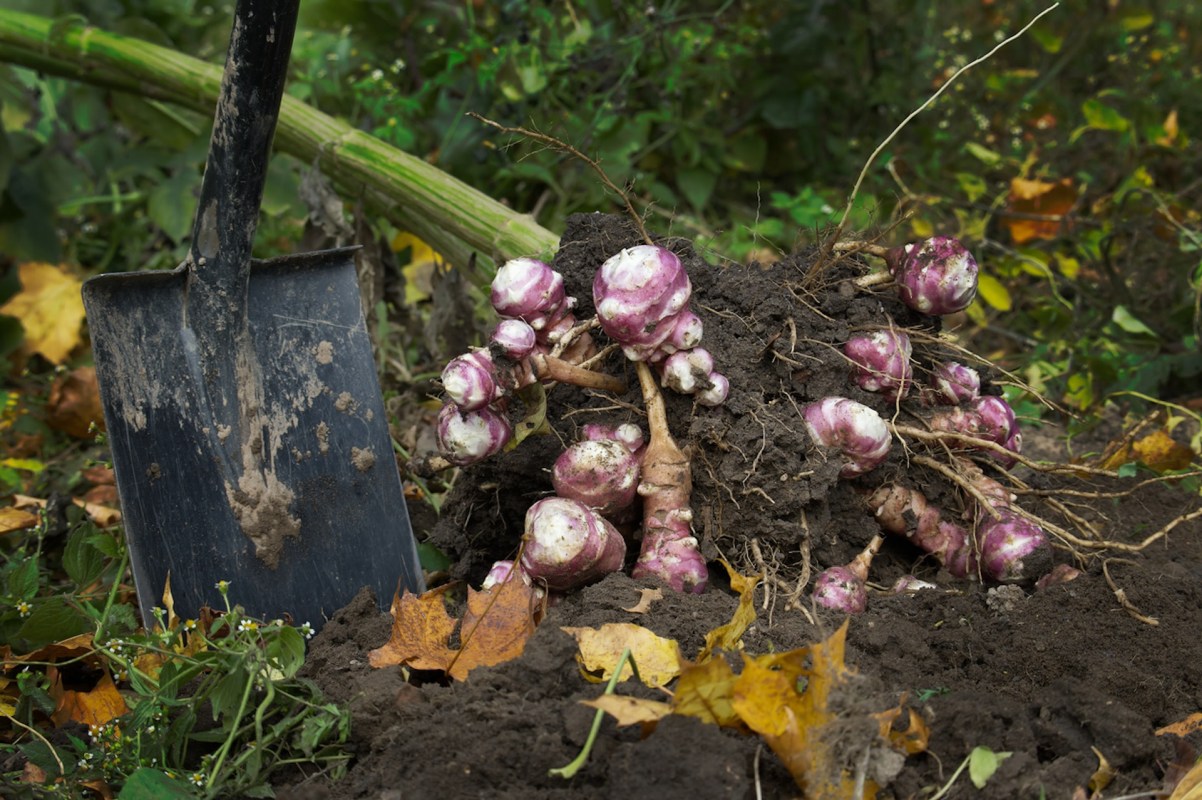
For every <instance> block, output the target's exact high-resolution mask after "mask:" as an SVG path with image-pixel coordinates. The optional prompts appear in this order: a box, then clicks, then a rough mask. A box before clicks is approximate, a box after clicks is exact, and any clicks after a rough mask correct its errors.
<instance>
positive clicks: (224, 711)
mask: <svg viewBox="0 0 1202 800" xmlns="http://www.w3.org/2000/svg"><path fill="white" fill-rule="evenodd" d="M249 680H250V676H249V675H247V674H246V671H245V670H243V669H241V668H237V669H235V670H234V671H232V672H230V673H229V674H228V675H226V676H225V677H223V678H222V679H221V680H219V681H217V685H216V686H214V687H213V693H212V694H211V695H209V702H210V703H212V704H213V719H222V718H223V717H224V718H225V719H224V720H223V721H224V723H225V728H226V729H228V728H229V727H230V726H231V725H232V724H235V723H234V722H231V720H230V715H231V714H232V713H233V712H236V711H237V710H238V708H239V707H240V706H241V705H242V694H243V693H244V692H245V690H246V684H247V682H248V681H249Z"/></svg>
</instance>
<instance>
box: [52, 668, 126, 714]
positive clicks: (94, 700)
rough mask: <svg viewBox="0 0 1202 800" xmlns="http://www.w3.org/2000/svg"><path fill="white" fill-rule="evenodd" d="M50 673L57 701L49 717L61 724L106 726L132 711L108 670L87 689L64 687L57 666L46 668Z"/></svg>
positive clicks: (54, 696) (53, 695)
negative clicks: (76, 723)
mask: <svg viewBox="0 0 1202 800" xmlns="http://www.w3.org/2000/svg"><path fill="white" fill-rule="evenodd" d="M47 676H48V677H49V678H50V696H51V697H53V698H54V699H55V701H56V703H57V705H56V707H55V709H54V713H53V714H51V715H50V717H51V719H53V720H54V724H55V725H56V726H58V727H62V726H63V725H66V724H67V723H68V722H72V721H74V722H82V723H83V724H84V725H88V726H92V725H103V724H105V723H106V722H108V721H109V720H111V719H115V718H116V717H119V716H121V715H122V714H124V713H125V712H126V711H128V710H129V708H128V706H126V705H125V698H124V697H122V696H121V693H120V692H118V691H117V687H116V686H115V685H114V684H113V679H112V677H111V676H110V675H109V674H108V672H105V673H103V674H102V675H101V676H100V680H99V681H97V682H96V685H95V686H93V687H92V688H91V689H89V690H88V691H76V690H74V689H64V688H63V683H62V676H61V674H58V670H57V669H56V668H54V667H49V668H48V669H47Z"/></svg>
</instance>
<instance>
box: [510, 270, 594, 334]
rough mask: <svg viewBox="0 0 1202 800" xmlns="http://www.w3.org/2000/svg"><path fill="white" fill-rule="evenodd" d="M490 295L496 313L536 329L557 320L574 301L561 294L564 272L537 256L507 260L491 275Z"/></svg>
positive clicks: (562, 292)
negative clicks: (493, 275) (494, 275)
mask: <svg viewBox="0 0 1202 800" xmlns="http://www.w3.org/2000/svg"><path fill="white" fill-rule="evenodd" d="M490 299H491V300H492V305H493V308H495V309H496V310H497V313H498V314H500V315H501V316H503V317H513V318H516V319H520V320H523V321H525V322H526V323H527V324H529V325H530V327H531V328H533V329H534V330H536V331H538V330H542V329H543V328H546V327H547V326H548V325H553V324H554V323H556V322H558V321H559V319H560V318H561V317H562V316H563V315H564V314H565V313H567V311H568V310H570V309H571V307H572V305H573V304H574V301H573V300H572V299H571V298H569V297H567V296H566V295H565V294H564V289H563V276H562V275H560V274H559V273H558V272H556V271H555V270H553V269H552V268H551V265H550V264H547V263H545V262H542V261H539V260H538V259H536V258H515V259H513V260H511V261H506V262H505V263H504V264H503V265H502V266H501V268H500V269H498V270H497V275H496V277H495V278H493V282H492V292H491V295H490ZM565 306H566V308H565Z"/></svg>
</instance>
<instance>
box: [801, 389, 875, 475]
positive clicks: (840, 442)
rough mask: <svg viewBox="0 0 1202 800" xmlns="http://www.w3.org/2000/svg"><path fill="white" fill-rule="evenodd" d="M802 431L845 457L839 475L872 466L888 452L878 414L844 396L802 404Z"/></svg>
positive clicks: (865, 470)
mask: <svg viewBox="0 0 1202 800" xmlns="http://www.w3.org/2000/svg"><path fill="white" fill-rule="evenodd" d="M803 414H804V416H805V424H806V430H808V431H809V434H810V438H811V439H813V440H814V442H815V443H816V444H819V445H822V446H823V447H830V448H833V449H835V450H838V451H839V452H841V453H842V454H843V457H844V459H845V460H846V461H845V463H844V464H843V467H842V468H841V469H840V470H839V475H840V477H843V478H851V477H854V476H856V475H863V474H864V473H865V472H868V471H870V470H872V469H875V468H876V467H877V466H878V465H879V464H880V463H881V462H882V461H884V460H885V457H886V456H888V455H889V446H890V443H891V439H890V436H889V428H888V427H887V426H886V425H885V421H884V420H883V419H881V415H880V414H878V413H876V412H875V411H873V410H872V409H871V408H869V407H868V406H866V405H864V404H863V403H857V402H856V401H855V400H849V399H847V398H846V397H826V398H823V399H822V400H819V401H818V402H816V403H811V404H810V405H808V406H806V407H805V410H804V412H803Z"/></svg>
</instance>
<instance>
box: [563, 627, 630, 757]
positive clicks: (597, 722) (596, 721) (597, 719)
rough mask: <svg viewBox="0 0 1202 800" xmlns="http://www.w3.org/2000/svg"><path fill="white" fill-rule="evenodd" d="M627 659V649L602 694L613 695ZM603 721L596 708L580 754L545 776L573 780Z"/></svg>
mask: <svg viewBox="0 0 1202 800" xmlns="http://www.w3.org/2000/svg"><path fill="white" fill-rule="evenodd" d="M629 658H630V648H629V647H627V648H626V649H625V650H623V651H622V656H621V657H620V658H619V659H618V665H617V666H616V667H614V674H613V675H610V676H609V683H607V684H606V685H605V692H604V694H613V693H614V687H615V686H617V685H618V677H619V676H620V675H621V674H622V670H623V669H624V668H625V667H626V660H627V659H629ZM603 719H605V712H604V711H602V710H601V709H599V708H598V709H597V713H596V714H594V715H593V727H591V728H590V729H589V732H588V738H587V739H585V740H584V747H582V748H580V754H579V755H578V756H576V757H575V758H574V759H572V763H570V764H568V765H566V766H563V767H557V768H556V769H549V770H547V774H548V775H550V776H552V777H555V776H558V777H560V778H574V777H575V776H576V773H577V772H579V771H580V768H581V767H583V766H584V765H585V763H586V762H587V761H588V757H589V753H591V752H593V745H594V744H596V742H597V733H598V732H599V731H600V730H601V720H603Z"/></svg>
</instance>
